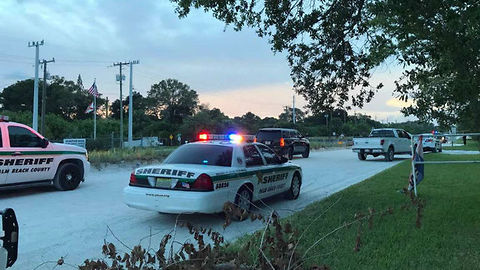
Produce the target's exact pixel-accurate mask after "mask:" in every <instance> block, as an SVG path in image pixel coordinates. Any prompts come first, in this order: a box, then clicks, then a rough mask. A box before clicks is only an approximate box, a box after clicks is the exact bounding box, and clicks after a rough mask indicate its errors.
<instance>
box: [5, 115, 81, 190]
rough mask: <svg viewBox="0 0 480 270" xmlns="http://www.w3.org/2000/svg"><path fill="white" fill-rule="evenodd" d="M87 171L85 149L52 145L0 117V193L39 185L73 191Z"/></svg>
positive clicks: (28, 128)
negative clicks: (4, 190) (5, 190)
mask: <svg viewBox="0 0 480 270" xmlns="http://www.w3.org/2000/svg"><path fill="white" fill-rule="evenodd" d="M89 169H90V163H89V162H88V160H87V150H86V149H84V148H81V147H78V146H73V145H66V144H60V143H51V142H49V141H48V140H47V139H46V138H45V137H43V136H42V135H40V134H39V133H38V132H36V131H35V130H33V129H32V128H30V127H29V126H26V125H23V124H19V123H14V122H9V121H8V118H7V117H5V116H0V190H2V189H10V188H14V187H15V188H16V187H31V186H39V185H52V186H54V187H55V188H57V189H58V190H72V189H75V188H77V187H78V185H79V184H80V182H81V181H83V180H84V177H85V174H86V173H87V172H88V170H89Z"/></svg>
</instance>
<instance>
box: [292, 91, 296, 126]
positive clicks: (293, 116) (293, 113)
mask: <svg viewBox="0 0 480 270" xmlns="http://www.w3.org/2000/svg"><path fill="white" fill-rule="evenodd" d="M292 118H293V124H294V125H295V122H296V121H295V95H293V108H292Z"/></svg>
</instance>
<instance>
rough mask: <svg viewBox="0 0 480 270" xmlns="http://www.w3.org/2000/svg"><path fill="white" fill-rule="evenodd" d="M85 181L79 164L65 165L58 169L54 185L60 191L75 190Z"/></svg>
mask: <svg viewBox="0 0 480 270" xmlns="http://www.w3.org/2000/svg"><path fill="white" fill-rule="evenodd" d="M82 179H83V174H82V170H81V169H80V167H79V166H78V165H77V164H74V163H64V164H62V165H60V166H59V167H58V170H57V173H56V174H55V178H54V179H53V185H54V186H55V188H56V189H58V190H74V189H76V188H77V187H78V185H79V184H80V182H81V181H82Z"/></svg>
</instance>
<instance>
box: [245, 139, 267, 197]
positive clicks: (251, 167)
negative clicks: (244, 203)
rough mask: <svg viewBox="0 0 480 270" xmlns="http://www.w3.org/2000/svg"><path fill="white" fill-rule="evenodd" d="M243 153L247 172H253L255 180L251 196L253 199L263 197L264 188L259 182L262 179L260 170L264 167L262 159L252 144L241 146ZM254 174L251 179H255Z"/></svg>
mask: <svg viewBox="0 0 480 270" xmlns="http://www.w3.org/2000/svg"><path fill="white" fill-rule="evenodd" d="M243 155H244V157H245V167H246V170H247V172H250V173H253V174H254V175H255V176H256V182H254V183H253V185H254V190H253V197H254V199H258V198H264V197H265V192H266V189H265V190H261V189H262V188H264V187H263V186H262V184H261V181H262V179H263V174H262V170H263V169H264V165H265V163H264V160H263V157H262V155H261V154H260V152H259V151H258V149H257V148H256V147H255V145H253V144H247V145H245V146H243ZM255 176H254V177H253V178H252V181H255Z"/></svg>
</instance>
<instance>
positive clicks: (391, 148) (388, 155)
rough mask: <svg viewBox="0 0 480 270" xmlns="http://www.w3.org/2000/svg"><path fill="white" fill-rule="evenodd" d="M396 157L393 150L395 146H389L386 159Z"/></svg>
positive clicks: (391, 159) (390, 159)
mask: <svg viewBox="0 0 480 270" xmlns="http://www.w3.org/2000/svg"><path fill="white" fill-rule="evenodd" d="M394 158H395V153H394V151H393V147H391V146H390V147H388V150H387V153H386V154H385V161H393V159H394Z"/></svg>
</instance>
